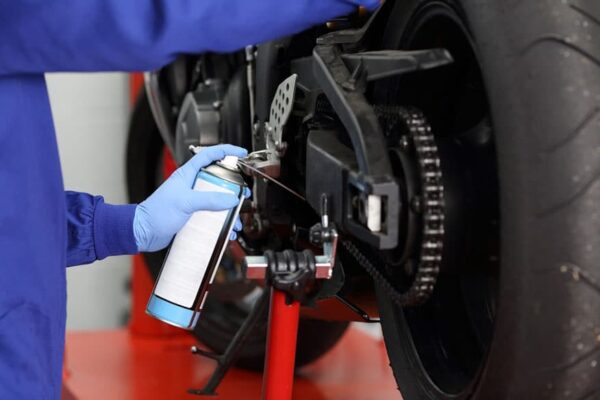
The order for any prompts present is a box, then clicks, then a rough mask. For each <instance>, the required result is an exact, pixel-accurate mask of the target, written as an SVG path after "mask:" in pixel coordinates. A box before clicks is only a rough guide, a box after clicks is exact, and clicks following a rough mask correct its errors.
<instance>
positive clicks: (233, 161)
mask: <svg viewBox="0 0 600 400" xmlns="http://www.w3.org/2000/svg"><path fill="white" fill-rule="evenodd" d="M219 164H221V165H222V166H223V167H225V168H228V169H233V170H236V169H238V166H237V164H238V157H236V156H225V158H224V159H222V160H221V161H219Z"/></svg>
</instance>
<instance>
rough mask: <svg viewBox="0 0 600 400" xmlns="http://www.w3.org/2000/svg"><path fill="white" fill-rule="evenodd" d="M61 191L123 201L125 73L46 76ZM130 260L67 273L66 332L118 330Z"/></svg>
mask: <svg viewBox="0 0 600 400" xmlns="http://www.w3.org/2000/svg"><path fill="white" fill-rule="evenodd" d="M46 79H47V82H48V89H49V92H50V101H51V105H52V113H53V116H54V124H55V127H56V133H57V137H58V147H59V152H60V157H61V162H62V170H63V177H64V183H65V188H66V189H69V190H76V191H82V192H88V193H92V194H101V195H103V196H104V198H105V200H106V201H107V202H108V203H113V204H122V203H125V202H126V201H127V195H126V189H125V146H126V140H127V125H128V119H129V100H128V99H129V95H128V76H127V75H126V74H48V75H47V76H46ZM130 264H131V258H130V257H127V256H122V257H112V258H108V259H105V260H102V261H98V262H96V263H94V264H92V265H87V266H80V267H72V268H69V269H68V271H67V286H68V305H67V311H68V317H67V329H108V328H115V327H118V326H120V325H121V324H122V323H123V318H124V315H125V314H126V313H127V312H128V309H129V293H128V290H127V288H126V285H127V282H128V279H129V276H130Z"/></svg>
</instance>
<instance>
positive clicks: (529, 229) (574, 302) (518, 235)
mask: <svg viewBox="0 0 600 400" xmlns="http://www.w3.org/2000/svg"><path fill="white" fill-rule="evenodd" d="M435 4H437V5H438V6H442V7H447V8H448V9H450V10H452V12H454V13H455V15H456V16H458V17H459V18H460V19H461V20H462V21H463V22H464V24H465V26H466V27H467V29H468V32H469V34H470V37H471V38H472V39H473V44H474V49H475V52H476V54H477V58H478V60H479V64H480V66H481V71H482V75H483V82H484V86H485V90H486V92H487V97H488V100H489V112H490V115H491V119H492V124H493V131H494V137H495V144H496V151H497V166H498V176H499V186H500V202H499V205H500V244H501V246H500V247H501V253H500V275H499V287H498V294H497V298H498V302H497V308H496V310H495V321H494V325H493V335H492V339H491V341H490V343H489V347H488V351H487V353H486V354H485V355H484V357H483V358H482V362H481V365H480V367H479V368H478V369H477V371H476V372H475V373H474V374H473V376H472V379H471V381H470V382H469V383H468V384H465V385H464V386H463V387H462V388H461V389H460V390H456V391H451V390H444V389H443V386H444V385H443V384H439V382H434V380H432V378H431V376H430V375H429V374H428V371H426V369H425V368H424V367H423V363H422V360H421V359H420V356H419V353H418V352H417V351H416V350H415V340H417V339H416V338H415V337H414V336H412V334H411V332H412V331H411V330H410V328H409V327H408V325H407V316H408V315H409V313H418V312H419V309H413V310H409V309H405V310H402V309H399V308H397V307H396V306H394V304H393V303H392V301H391V300H390V298H389V296H387V295H386V293H385V292H384V291H383V290H382V289H379V290H378V301H379V305H380V312H381V318H382V325H383V331H384V337H385V342H386V346H387V350H388V353H389V357H390V360H391V366H392V368H393V370H394V374H395V377H396V380H397V382H398V385H399V388H400V391H401V392H402V395H403V397H404V399H405V400H413V399H419V400H420V399H485V400H493V399H581V400H584V399H585V400H587V399H599V398H600V365H599V364H600V2H598V1H597V0H563V1H550V0H539V1H503V0H460V1H458V0H457V1H450V0H443V1H442V0H402V1H397V2H396V3H395V5H394V7H393V11H392V14H391V17H390V20H389V21H390V22H389V26H388V28H387V31H386V39H384V46H386V47H388V48H390V47H395V46H399V45H400V43H402V35H403V34H404V32H405V31H406V29H408V27H409V25H410V24H411V22H410V21H411V19H412V18H414V17H415V15H417V14H418V13H419V12H421V10H423V9H424V7H426V6H428V7H429V6H432V5H435ZM457 323H458V321H457ZM429 328H430V330H435V329H436V327H435V326H434V325H433V323H432V324H431V326H430V327H429ZM465 357H466V355H465ZM463 372H464V371H459V370H456V374H457V375H458V374H461V373H463Z"/></svg>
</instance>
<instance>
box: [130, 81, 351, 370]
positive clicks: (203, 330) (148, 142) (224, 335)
mask: <svg viewBox="0 0 600 400" xmlns="http://www.w3.org/2000/svg"><path fill="white" fill-rule="evenodd" d="M163 148H164V143H163V141H162V139H161V136H160V133H159V132H158V128H157V127H156V124H155V123H154V119H153V117H152V112H151V110H150V105H149V104H148V100H147V98H146V95H145V93H144V92H142V93H141V94H140V97H139V99H138V101H137V103H136V105H135V107H134V109H133V113H132V116H131V122H130V128H129V137H128V143H127V162H126V164H127V190H128V194H129V199H130V201H131V202H133V203H139V202H141V201H143V200H144V199H145V198H146V197H148V196H149V195H150V194H152V192H153V191H154V190H155V189H156V188H157V185H158V183H159V182H160V181H161V180H162V176H161V175H159V174H161V169H160V168H158V166H159V165H161V161H162V151H163ZM165 255H166V251H160V252H156V253H144V258H145V261H146V264H147V266H148V268H149V270H150V273H151V274H152V276H153V277H154V279H156V277H157V276H158V273H159V271H160V268H161V266H162V262H163V259H164V257H165ZM247 315H248V310H247V308H246V307H242V306H240V305H238V304H237V303H235V302H220V301H218V300H217V299H215V297H214V296H212V297H211V296H208V298H207V300H206V303H205V305H204V309H203V313H202V318H201V319H200V321H199V322H198V325H197V326H196V329H195V330H194V335H195V336H196V337H197V338H198V340H200V342H202V343H203V344H205V345H207V346H208V347H210V348H211V349H212V350H213V351H216V352H218V353H222V352H223V351H224V350H225V348H226V347H227V345H228V344H229V342H230V341H231V339H232V338H233V336H234V335H235V333H236V332H237V330H238V329H239V327H240V326H241V324H242V323H243V321H244V319H245V317H246V316H247ZM266 328H267V321H266V319H265V320H264V321H262V322H261V323H260V324H259V325H258V326H257V327H256V331H255V332H254V335H252V336H251V337H250V339H249V340H248V342H247V343H246V345H245V346H244V348H243V349H242V351H241V352H240V355H239V358H238V360H237V362H236V364H237V365H238V366H240V367H243V368H248V369H255V370H261V369H262V368H263V364H264V356H265V342H266ZM347 328H348V323H347V322H328V321H321V320H313V319H305V318H302V319H301V320H300V326H299V330H298V344H297V352H296V366H297V367H299V366H302V365H306V364H308V363H310V362H312V361H315V360H316V359H317V358H319V357H320V356H322V355H323V354H325V353H326V352H327V351H329V350H330V349H331V348H332V347H333V346H334V345H335V344H336V343H337V342H338V341H339V340H340V339H341V337H342V336H343V334H344V333H345V331H346V329H347Z"/></svg>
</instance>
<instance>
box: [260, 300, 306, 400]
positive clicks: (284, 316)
mask: <svg viewBox="0 0 600 400" xmlns="http://www.w3.org/2000/svg"><path fill="white" fill-rule="evenodd" d="M299 320H300V302H299V301H294V300H292V301H291V302H290V303H289V304H288V299H287V294H286V293H285V292H283V291H280V290H277V289H274V288H273V289H271V306H270V308H269V330H268V333H267V355H266V358H265V369H264V376H263V393H262V399H263V400H279V399H291V398H292V389H293V385H294V363H295V359H296V339H297V337H298V322H299Z"/></svg>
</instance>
